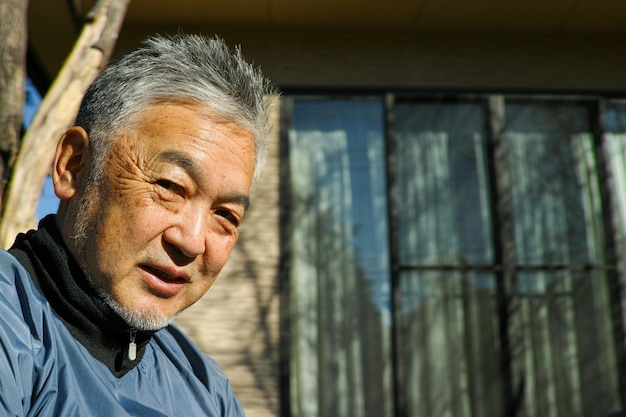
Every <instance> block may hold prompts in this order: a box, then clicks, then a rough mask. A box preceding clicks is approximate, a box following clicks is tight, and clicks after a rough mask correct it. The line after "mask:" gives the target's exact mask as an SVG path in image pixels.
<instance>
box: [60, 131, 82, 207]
mask: <svg viewBox="0 0 626 417" xmlns="http://www.w3.org/2000/svg"><path fill="white" fill-rule="evenodd" d="M88 143H89V135H88V134H87V132H86V131H85V129H83V128H82V127H80V126H74V127H72V128H70V129H69V130H68V131H67V132H65V134H64V135H63V137H61V139H60V140H59V143H58V144H57V149H56V153H55V155H54V163H53V165H52V182H53V183H54V193H55V194H56V196H57V197H59V199H61V200H69V199H71V198H72V197H74V195H75V194H76V193H77V192H78V179H79V173H81V170H83V168H84V167H85V166H88V163H89V161H88Z"/></svg>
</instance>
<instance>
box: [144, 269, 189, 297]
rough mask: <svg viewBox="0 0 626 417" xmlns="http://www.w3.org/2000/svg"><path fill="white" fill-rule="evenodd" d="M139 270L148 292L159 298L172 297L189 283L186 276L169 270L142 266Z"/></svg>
mask: <svg viewBox="0 0 626 417" xmlns="http://www.w3.org/2000/svg"><path fill="white" fill-rule="evenodd" d="M141 269H142V270H143V272H144V274H143V275H144V280H145V282H146V285H147V286H148V288H149V290H150V292H152V293H153V294H154V295H156V296H159V297H164V298H168V297H172V296H174V295H176V294H178V292H179V291H180V290H181V289H182V288H183V286H184V285H185V284H186V283H187V282H189V277H188V276H187V275H185V274H184V273H181V272H179V271H176V270H173V269H170V268H165V267H155V266H150V265H142V266H141Z"/></svg>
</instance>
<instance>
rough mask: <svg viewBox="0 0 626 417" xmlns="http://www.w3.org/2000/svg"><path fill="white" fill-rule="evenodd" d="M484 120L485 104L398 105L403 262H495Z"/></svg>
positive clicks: (410, 103) (399, 207)
mask: <svg viewBox="0 0 626 417" xmlns="http://www.w3.org/2000/svg"><path fill="white" fill-rule="evenodd" d="M484 126H485V117H484V110H483V107H482V106H481V105H480V103H472V102H469V103H443V102H406V103H398V104H396V107H395V132H394V135H395V147H396V155H395V158H396V162H397V163H396V167H395V169H396V172H397V183H398V214H399V220H398V221H399V226H400V227H399V229H400V236H399V239H400V262H401V263H402V264H404V265H441V264H454V265H460V264H468V263H469V264H489V263H491V262H493V249H492V246H491V221H490V217H491V213H490V209H489V196H488V192H487V191H488V185H487V173H486V162H485V149H484V137H485V135H484Z"/></svg>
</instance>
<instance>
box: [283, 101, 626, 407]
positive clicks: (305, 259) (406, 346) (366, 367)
mask: <svg viewBox="0 0 626 417" xmlns="http://www.w3.org/2000/svg"><path fill="white" fill-rule="evenodd" d="M287 107H288V111H287V114H288V115H289V118H290V124H289V132H288V135H286V136H287V137H286V138H285V141H286V146H285V149H286V152H285V155H284V156H285V158H286V160H287V161H288V166H289V174H288V176H287V178H284V179H283V180H284V181H288V184H289V187H288V191H287V198H286V200H287V201H288V204H289V206H288V215H289V222H288V225H286V227H287V228H288V232H287V236H288V244H287V245H286V246H285V247H286V248H288V253H287V256H286V258H287V259H288V262H286V263H285V264H286V265H287V266H288V272H287V276H288V277H289V278H288V299H287V300H285V301H286V302H287V304H288V306H289V314H288V316H289V317H288V318H287V320H288V329H286V332H287V334H288V335H289V344H288V352H287V354H288V357H289V370H288V380H289V384H288V387H286V388H287V390H288V393H286V395H288V398H289V415H291V416H294V417H295V416H298V417H305V416H306V417H312V416H331V415H332V416H337V417H343V416H346V417H347V416H350V417H352V416H363V417H369V416H372V417H380V416H397V417H409V416H472V417H478V416H480V417H482V416H498V417H499V416H503V415H520V416H522V415H523V416H532V417H546V416H559V417H560V416H568V417H570V416H589V415H605V414H606V415H608V414H609V413H610V412H611V411H614V410H617V409H621V408H622V404H623V400H624V399H623V398H622V394H621V393H622V388H621V387H623V386H624V383H623V381H622V380H621V378H622V377H621V375H622V374H624V369H623V366H624V365H623V363H624V362H623V359H624V353H623V352H624V346H623V337H622V335H623V330H622V328H623V326H622V322H621V318H620V317H621V314H622V313H621V293H620V291H619V285H617V284H618V282H619V280H620V274H619V271H620V270H621V269H622V268H623V266H624V263H625V261H626V255H621V256H619V257H618V256H616V254H617V253H620V254H624V253H625V252H624V251H623V250H621V249H622V248H623V247H624V243H626V224H625V223H624V220H623V219H625V218H626V191H624V190H626V145H624V141H626V106H625V105H624V104H623V103H620V102H606V101H605V100H592V99H585V100H578V99H567V100H566V99H539V98H520V97H502V96H487V97H467V98H464V97H461V98H454V99H441V98H411V97H401V96H392V95H389V96H387V97H374V98H363V99H350V100H346V99H317V98H291V99H288V106H287ZM603 126H604V127H605V128H604V130H603V129H602V127H603Z"/></svg>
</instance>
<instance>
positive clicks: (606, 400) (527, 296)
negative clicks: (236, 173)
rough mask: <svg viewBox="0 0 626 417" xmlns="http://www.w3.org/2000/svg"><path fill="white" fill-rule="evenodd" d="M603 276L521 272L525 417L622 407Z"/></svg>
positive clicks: (579, 416)
mask: <svg viewBox="0 0 626 417" xmlns="http://www.w3.org/2000/svg"><path fill="white" fill-rule="evenodd" d="M606 281H607V280H606V277H605V276H603V274H602V273H600V272H593V273H589V272H585V273H582V272H579V273H573V272H553V273H548V272H543V273H538V274H521V275H520V276H519V277H518V283H519V288H520V293H519V300H520V316H521V323H522V327H523V330H522V334H523V335H524V336H523V342H522V343H521V345H522V346H524V347H525V349H524V355H523V359H522V360H523V362H524V364H523V369H524V410H525V413H526V414H525V415H527V416H537V417H549V416H555V417H556V416H567V417H584V416H593V415H599V416H604V415H608V414H609V412H610V411H613V410H616V409H617V408H618V407H619V405H620V403H619V397H618V388H619V387H618V381H617V373H616V370H617V369H619V368H618V364H617V361H616V355H615V351H614V342H613V338H612V326H611V317H610V315H609V308H608V306H609V297H608V291H607V288H606Z"/></svg>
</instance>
